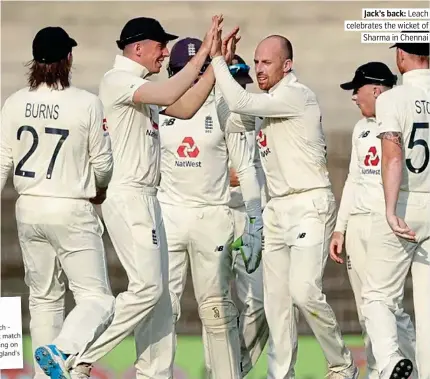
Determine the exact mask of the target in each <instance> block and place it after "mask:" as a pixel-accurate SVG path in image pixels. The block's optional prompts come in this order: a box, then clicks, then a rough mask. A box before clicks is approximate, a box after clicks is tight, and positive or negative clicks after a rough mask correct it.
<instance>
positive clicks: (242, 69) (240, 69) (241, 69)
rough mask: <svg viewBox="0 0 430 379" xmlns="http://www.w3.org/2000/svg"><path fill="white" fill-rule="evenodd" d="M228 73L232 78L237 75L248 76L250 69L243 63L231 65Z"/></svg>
mask: <svg viewBox="0 0 430 379" xmlns="http://www.w3.org/2000/svg"><path fill="white" fill-rule="evenodd" d="M228 69H229V70H230V73H231V74H232V75H233V76H234V75H237V74H248V73H249V69H250V67H249V66H248V65H247V64H244V63H238V64H233V65H231V66H229V67H228Z"/></svg>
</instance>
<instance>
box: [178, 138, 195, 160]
mask: <svg viewBox="0 0 430 379" xmlns="http://www.w3.org/2000/svg"><path fill="white" fill-rule="evenodd" d="M176 151H177V153H178V155H179V156H180V157H181V158H187V157H189V158H197V157H198V156H199V153H200V150H199V148H198V147H197V145H196V144H195V142H194V139H193V137H185V138H184V139H183V140H182V143H181V144H180V145H179V147H178V150H176Z"/></svg>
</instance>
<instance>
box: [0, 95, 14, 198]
mask: <svg viewBox="0 0 430 379" xmlns="http://www.w3.org/2000/svg"><path fill="white" fill-rule="evenodd" d="M0 130H1V132H0V134H1V136H0V160H1V162H0V164H1V191H3V188H4V186H5V185H6V181H7V178H8V176H9V173H10V171H11V170H12V167H13V155H12V141H11V135H10V134H11V131H12V128H11V125H10V119H9V117H8V115H7V100H6V102H5V104H4V105H3V108H2V112H1V124H0Z"/></svg>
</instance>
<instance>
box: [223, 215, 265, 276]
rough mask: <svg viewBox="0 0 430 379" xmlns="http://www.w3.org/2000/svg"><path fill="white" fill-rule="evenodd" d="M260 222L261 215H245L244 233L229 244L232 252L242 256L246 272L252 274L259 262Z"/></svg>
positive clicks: (260, 247)
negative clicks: (251, 216)
mask: <svg viewBox="0 0 430 379" xmlns="http://www.w3.org/2000/svg"><path fill="white" fill-rule="evenodd" d="M262 224H263V222H262V219H261V217H253V218H249V217H247V225H246V227H245V232H244V234H243V235H242V237H239V238H238V239H237V240H236V241H234V242H233V243H232V244H231V245H230V248H231V250H232V252H233V253H235V252H239V253H240V255H241V256H242V259H243V262H244V263H245V269H246V272H247V273H248V274H252V273H253V272H254V271H255V270H257V268H258V266H259V265H260V262H261V254H262V234H263V225H262Z"/></svg>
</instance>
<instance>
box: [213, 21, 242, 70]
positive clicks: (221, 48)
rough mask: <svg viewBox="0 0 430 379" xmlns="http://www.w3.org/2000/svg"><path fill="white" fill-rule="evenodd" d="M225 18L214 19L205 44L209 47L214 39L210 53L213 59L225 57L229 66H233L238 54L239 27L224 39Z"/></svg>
mask: <svg viewBox="0 0 430 379" xmlns="http://www.w3.org/2000/svg"><path fill="white" fill-rule="evenodd" d="M223 20H224V18H223V16H222V15H218V16H214V17H212V26H211V29H210V30H209V32H208V33H207V34H206V36H205V40H204V43H205V42H206V45H205V46H207V45H209V43H210V41H209V40H210V39H211V38H212V45H211V48H210V51H209V56H210V57H211V58H215V57H219V56H223V57H224V59H225V61H226V63H227V64H231V61H232V60H233V58H234V55H235V53H236V45H237V43H238V42H239V40H240V36H238V33H239V27H238V26H236V27H234V28H233V30H232V31H231V32H230V33H228V34H227V35H226V36H225V37H224V38H223V37H222V22H223Z"/></svg>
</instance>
